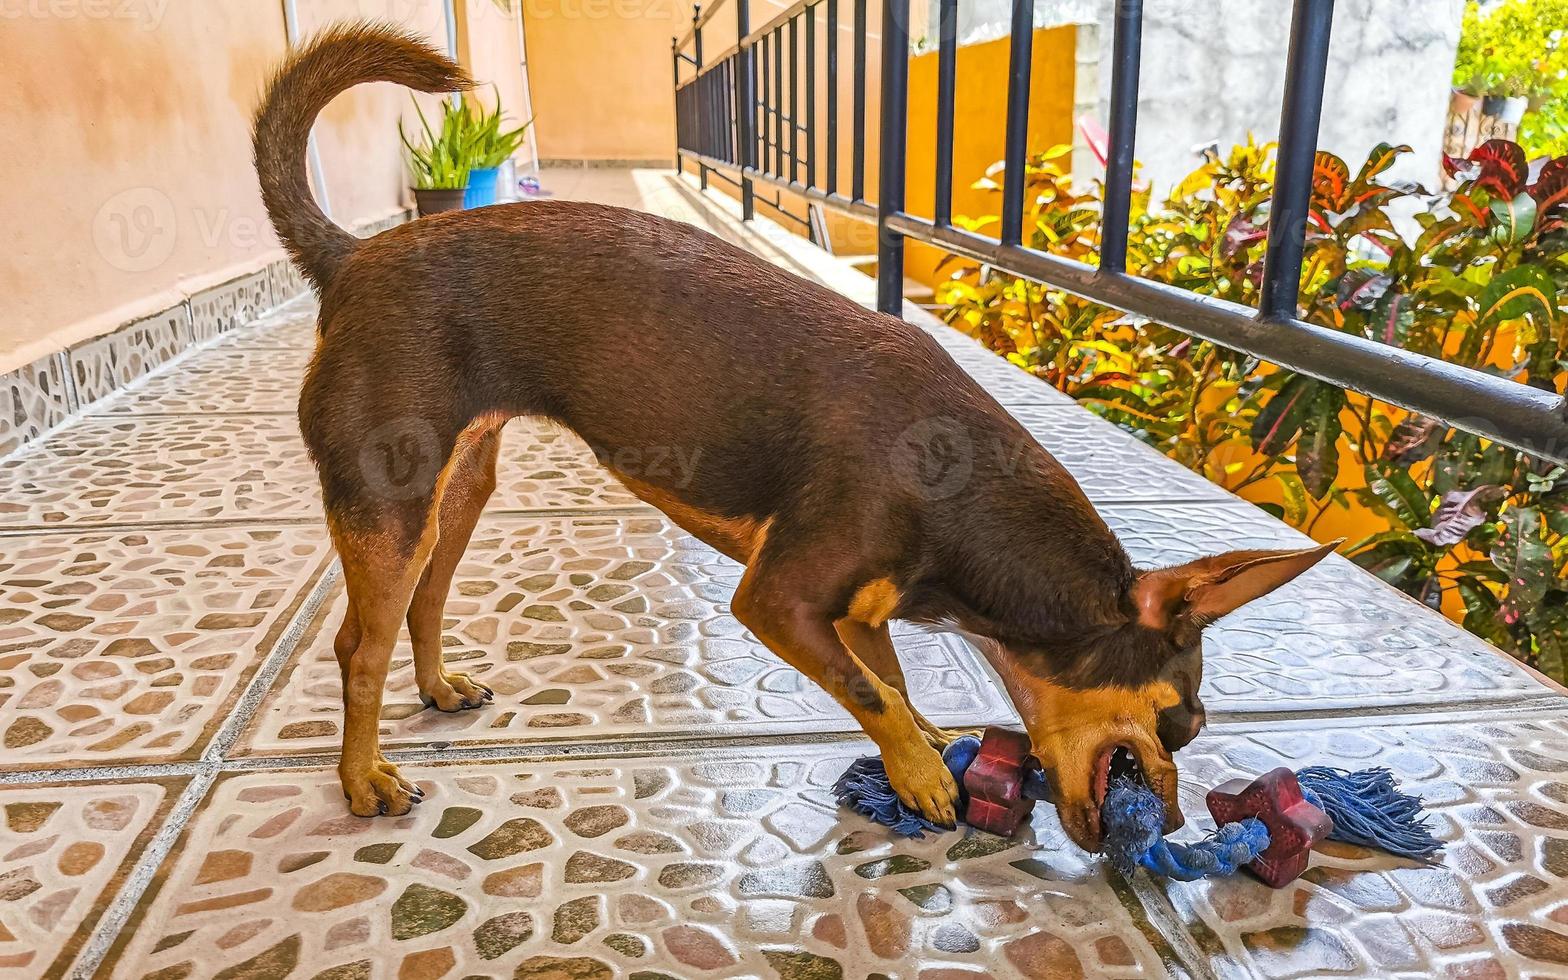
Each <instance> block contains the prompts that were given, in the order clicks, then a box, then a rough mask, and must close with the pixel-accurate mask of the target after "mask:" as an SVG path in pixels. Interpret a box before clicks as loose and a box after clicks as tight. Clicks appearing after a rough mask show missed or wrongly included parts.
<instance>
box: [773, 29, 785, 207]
mask: <svg viewBox="0 0 1568 980" xmlns="http://www.w3.org/2000/svg"><path fill="white" fill-rule="evenodd" d="M773 103H774V104H773V173H774V175H775V176H778V177H782V176H784V105H785V103H784V28H782V27H779V28H775V29H774V31H773Z"/></svg>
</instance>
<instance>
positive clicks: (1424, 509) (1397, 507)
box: [1366, 460, 1432, 544]
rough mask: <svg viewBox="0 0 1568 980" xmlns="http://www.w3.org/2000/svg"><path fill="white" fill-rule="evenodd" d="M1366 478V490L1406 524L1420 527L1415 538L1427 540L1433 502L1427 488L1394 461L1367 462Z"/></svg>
mask: <svg viewBox="0 0 1568 980" xmlns="http://www.w3.org/2000/svg"><path fill="white" fill-rule="evenodd" d="M1366 481H1367V489H1368V490H1369V491H1371V493H1372V496H1374V497H1376V498H1377V500H1378V502H1379V503H1381V504H1382V505H1383V506H1384V507H1386V508H1388V510H1389V512H1390V513H1392V514H1393V515H1394V517H1395V518H1397V519H1398V520H1399V522H1400V523H1401V524H1403V525H1404V526H1405V527H1407V528H1412V529H1415V528H1420V529H1421V530H1418V531H1416V537H1418V538H1421V540H1423V541H1426V540H1427V539H1426V537H1425V536H1423V534H1422V531H1427V530H1429V528H1427V526H1426V523H1427V515H1428V514H1429V513H1430V512H1431V509H1432V501H1431V498H1430V497H1429V496H1428V495H1427V493H1426V491H1424V490H1422V489H1421V487H1420V486H1418V485H1417V484H1416V481H1415V480H1413V479H1411V478H1410V474H1409V473H1407V472H1405V470H1404V469H1402V468H1401V467H1398V466H1395V465H1394V464H1392V463H1387V462H1383V461H1382V460H1379V461H1378V462H1375V463H1368V464H1367V465H1366ZM1427 543H1428V544H1430V543H1431V542H1430V541H1428V542H1427Z"/></svg>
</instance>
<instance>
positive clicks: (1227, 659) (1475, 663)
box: [1100, 501, 1544, 713]
mask: <svg viewBox="0 0 1568 980" xmlns="http://www.w3.org/2000/svg"><path fill="white" fill-rule="evenodd" d="M1100 513H1101V515H1102V516H1103V517H1104V518H1105V519H1106V522H1107V523H1108V524H1110V525H1111V528H1112V530H1114V531H1115V532H1116V533H1117V536H1118V537H1120V538H1121V540H1122V543H1123V545H1124V546H1126V548H1127V550H1128V552H1129V554H1131V556H1132V559H1133V561H1134V562H1135V563H1137V564H1138V565H1140V566H1142V567H1147V568H1153V567H1159V566H1163V565H1174V564H1178V563H1180V562H1184V561H1190V560H1192V559H1194V558H1198V557H1201V556H1203V555H1211V554H1217V553H1219V552H1222V551H1227V550H1230V549H1233V548H1299V547H1305V546H1307V545H1309V544H1311V540H1310V539H1309V538H1307V537H1306V536H1304V535H1302V534H1300V533H1299V532H1297V531H1295V530H1293V529H1292V528H1290V527H1287V526H1286V525H1285V524H1283V523H1281V522H1280V521H1277V520H1275V519H1274V518H1273V517H1271V516H1269V515H1268V514H1266V513H1264V512H1263V511H1262V510H1259V509H1258V508H1256V507H1254V506H1252V505H1251V504H1247V503H1243V502H1240V501H1236V502H1234V503H1231V504H1221V505H1211V504H1201V505H1200V504H1180V505H1164V506H1111V507H1102V508H1101V509H1100ZM1396 624H1397V625H1396ZM1204 661H1205V663H1204V689H1203V697H1204V703H1205V704H1206V705H1207V706H1208V708H1209V710H1210V711H1212V712H1215V713H1220V712H1226V711H1231V712H1236V711H1246V712H1251V711H1304V710H1332V709H1342V708H1360V707H1367V706H1373V705H1429V704H1434V703H1439V702H1449V703H1453V704H1467V705H1469V704H1474V703H1476V702H1478V701H1492V702H1508V701H1512V700H1516V699H1518V698H1520V697H1524V696H1529V695H1539V694H1543V693H1544V691H1543V690H1542V689H1541V686H1540V684H1539V683H1538V682H1537V681H1535V680H1534V679H1533V678H1531V677H1530V676H1529V675H1527V674H1526V673H1525V672H1524V670H1522V669H1521V668H1520V666H1519V664H1518V662H1517V661H1515V660H1513V659H1512V658H1511V657H1509V656H1507V655H1506V654H1503V653H1501V652H1499V651H1498V650H1497V649H1495V648H1494V647H1492V646H1490V645H1489V644H1487V643H1485V642H1483V641H1481V640H1479V639H1477V638H1476V637H1475V636H1473V635H1471V634H1470V633H1467V632H1465V631H1464V629H1463V628H1461V627H1459V626H1458V625H1456V624H1454V623H1452V622H1450V621H1449V620H1447V619H1445V618H1443V617H1441V616H1436V615H1432V614H1431V612H1430V611H1429V610H1427V609H1425V608H1424V607H1422V606H1420V605H1419V604H1418V603H1416V602H1415V601H1414V600H1412V599H1410V598H1409V597H1408V596H1406V595H1404V594H1403V593H1401V592H1399V591H1398V590H1396V589H1393V588H1391V587H1389V586H1388V585H1385V584H1384V583H1383V582H1380V581H1379V580H1378V579H1377V578H1376V577H1374V576H1372V575H1370V574H1368V573H1367V572H1364V571H1362V570H1361V569H1360V568H1357V567H1356V566H1355V564H1353V563H1352V562H1350V561H1349V560H1347V559H1344V558H1341V557H1338V556H1330V557H1329V558H1327V559H1325V560H1324V561H1323V562H1322V563H1321V564H1319V565H1317V566H1316V567H1314V568H1312V569H1310V570H1309V571H1307V572H1305V573H1304V574H1302V575H1301V576H1300V577H1299V578H1297V579H1296V580H1295V581H1294V582H1291V583H1289V584H1288V585H1285V586H1282V587H1281V588H1279V589H1278V590H1276V591H1275V592H1273V593H1271V594H1269V595H1267V596H1265V597H1264V598H1262V599H1258V600H1256V601H1254V602H1251V603H1248V604H1247V605H1246V606H1244V607H1242V608H1241V609H1239V610H1237V611H1236V612H1234V613H1231V614H1230V615H1229V616H1226V617H1224V618H1222V619H1220V620H1219V621H1218V622H1216V623H1215V624H1214V625H1212V626H1210V627H1209V629H1208V630H1207V631H1206V632H1205V633H1204Z"/></svg>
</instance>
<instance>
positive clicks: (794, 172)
mask: <svg viewBox="0 0 1568 980" xmlns="http://www.w3.org/2000/svg"><path fill="white" fill-rule="evenodd" d="M733 2H734V4H735V8H736V21H737V28H738V30H737V37H738V38H739V41H738V43H737V44H736V45H735V46H734V47H733V48H732V49H730V50H729V51H726V52H725V53H724V54H722V55H720V56H719V57H718V58H716V59H713V61H712V62H709V63H704V62H703V61H702V56H701V51H702V28H703V25H704V24H705V23H707V22H708V20H709V18H711V17H712V16H713V12H714V8H712V7H710V8H709V9H708V10H707V11H706V12H705V13H701V14H699V15H697V16H695V17H694V19H693V28H692V31H691V33H689V34H688V35H687V36H686V38H684V39H681V40H677V41H675V42H674V53H675V63H676V68H675V74H676V93H677V98H676V119H677V121H676V129H677V148H678V153H679V155H680V156H681V157H686V158H690V159H691V161H692V162H694V163H696V164H697V166H698V167H699V171H700V173H702V174H707V173H708V172H709V171H710V170H721V171H727V172H730V173H734V174H737V175H738V181H739V183H740V185H741V195H742V206H743V209H744V213H745V215H746V216H747V217H750V216H751V214H752V202H753V197H754V184H755V183H758V182H760V183H764V184H769V185H772V186H774V187H776V188H779V189H781V190H784V191H789V192H792V193H794V194H796V195H799V196H801V197H803V198H805V199H807V200H808V201H811V202H814V203H817V204H820V205H822V206H824V207H828V208H832V209H835V210H837V211H840V212H842V213H845V214H848V215H850V216H853V217H856V218H861V219H864V220H868V221H875V222H876V225H877V232H878V235H877V242H878V247H877V305H878V308H879V309H881V310H882V311H883V312H886V313H891V314H894V315H899V314H900V313H901V311H902V309H903V294H902V290H903V264H904V263H903V258H904V242H905V240H906V239H909V238H913V239H915V240H917V241H922V242H927V243H929V244H932V245H935V246H937V247H938V248H942V249H945V250H946V251H949V252H952V253H955V254H958V255H962V256H965V257H968V258H970V259H974V260H976V261H979V262H983V263H986V264H987V265H989V266H990V267H992V268H995V269H998V270H1001V271H1004V272H1007V273H1011V274H1013V275H1017V276H1022V277H1024V278H1028V279H1033V280H1036V281H1039V282H1043V283H1047V284H1050V285H1052V286H1055V287H1057V288H1060V289H1063V290H1066V291H1067V292H1070V293H1074V294H1076V295H1078V296H1081V297H1083V298H1085V299H1089V300H1092V301H1095V302H1098V303H1103V304H1104V305H1106V306H1111V307H1115V308H1117V309H1120V310H1124V311H1126V312H1128V313H1131V314H1134V315H1137V316H1141V317H1147V318H1148V319H1151V320H1154V321H1157V322H1160V323H1164V324H1167V325H1169V326H1171V327H1174V328H1175V329H1177V330H1181V331H1183V332H1185V333H1188V334H1191V335H1193V336H1196V337H1201V338H1203V339H1205V340H1209V341H1212V342H1214V343H1217V344H1221V345H1223V346H1225V347H1229V348H1232V349H1235V350H1239V351H1243V352H1245V353H1248V354H1251V355H1253V356H1255V357H1258V358H1261V359H1262V360H1265V361H1269V362H1271V363H1273V364H1277V365H1280V366H1281V367H1284V368H1288V369H1290V370H1293V371H1299V372H1301V373H1303V374H1307V375H1311V376H1312V377H1315V378H1317V379H1319V380H1322V381H1326V382H1328V383H1330V384H1334V385H1338V386H1340V387H1343V388H1349V389H1352V390H1355V391H1358V392H1361V393H1362V394H1365V395H1369V396H1371V397H1373V398H1376V399H1378V400H1380V401H1384V402H1388V403H1390V404H1393V405H1397V406H1400V407H1402V408H1406V409H1409V410H1411V411H1415V412H1420V413H1422V414H1425V415H1430V416H1433V417H1435V418H1439V419H1442V420H1444V421H1446V422H1448V423H1450V424H1452V425H1454V426H1455V427H1457V428H1460V429H1464V430H1466V431H1469V432H1474V433H1476V434H1478V435H1481V436H1484V437H1486V438H1489V439H1494V440H1496V441H1498V442H1501V443H1504V444H1506V445H1509V446H1513V447H1514V448H1516V449H1520V450H1523V451H1525V452H1527V453H1530V454H1531V455H1534V456H1537V457H1540V458H1543V459H1549V460H1555V461H1557V462H1560V463H1568V403H1565V399H1564V397H1563V396H1561V395H1558V394H1557V393H1556V392H1554V391H1549V390H1543V389H1540V388H1534V387H1531V386H1529V385H1524V384H1520V383H1518V382H1515V381H1512V380H1510V379H1508V378H1504V377H1499V376H1496V375H1490V374H1486V373H1483V372H1481V371H1477V370H1474V369H1472V368H1468V367H1464V366H1461V365H1457V364H1450V363H1447V362H1445V361H1442V360H1439V359H1436V358H1432V357H1428V356H1426V355H1423V354H1417V353H1415V352H1412V351H1407V350H1403V349H1401V348H1398V347H1391V346H1388V345H1385V344H1381V343H1378V342H1377V341H1374V340H1370V339H1367V338H1364V337H1359V336H1356V335H1354V334H1347V333H1340V332H1338V331H1336V330H1333V329H1330V328H1328V327H1324V326H1320V325H1318V324H1313V323H1308V322H1305V321H1303V320H1301V319H1299V318H1298V316H1297V313H1298V310H1297V305H1296V304H1297V297H1298V295H1299V292H1300V281H1301V268H1302V252H1303V247H1304V241H1305V235H1306V228H1307V215H1308V208H1309V205H1310V202H1311V194H1312V170H1313V160H1314V157H1315V155H1316V152H1317V140H1318V123H1319V117H1320V116H1321V114H1322V107H1323V91H1324V81H1325V77H1326V74H1327V70H1328V48H1329V36H1330V28H1331V26H1332V22H1333V15H1334V0H1295V7H1294V12H1293V15H1292V19H1291V26H1290V47H1289V55H1288V59H1287V64H1286V69H1285V95H1284V103H1283V106H1282V109H1281V114H1280V135H1279V149H1278V154H1277V161H1276V166H1275V183H1274V197H1273V202H1272V204H1271V208H1270V215H1271V216H1270V220H1269V237H1268V244H1267V249H1266V251H1265V253H1264V262H1263V265H1264V269H1263V284H1262V290H1261V294H1260V302H1259V308H1258V309H1256V310H1254V309H1252V308H1250V307H1247V306H1242V305H1240V304H1237V303H1231V302H1228V301H1225V300H1220V299H1215V298H1213V297H1209V296H1201V295H1198V294H1196V293H1191V292H1188V291H1186V290H1184V289H1180V288H1178V287H1174V286H1169V285H1166V284H1164V283H1159V282H1153V281H1150V280H1146V279H1141V278H1139V277H1137V276H1131V275H1128V274H1127V272H1126V268H1127V232H1128V223H1129V213H1130V200H1131V187H1132V170H1133V154H1134V143H1135V138H1136V132H1137V105H1138V68H1139V63H1140V60H1141V41H1142V25H1143V3H1142V0H1118V2H1117V9H1116V18H1115V34H1114V37H1113V43H1112V52H1113V53H1112V65H1111V97H1110V104H1111V118H1110V145H1109V153H1108V160H1107V165H1106V179H1105V199H1104V220H1103V231H1102V238H1101V246H1100V255H1099V264H1098V265H1088V264H1085V263H1082V262H1078V261H1074V260H1071V259H1066V258H1063V257H1061V256H1058V255H1052V254H1050V253H1048V252H1043V251H1040V250H1038V249H1034V248H1030V247H1028V246H1027V245H1025V244H1023V239H1024V235H1023V217H1024V213H1025V201H1024V192H1025V186H1026V183H1027V182H1026V180H1025V178H1024V172H1025V168H1024V160H1025V156H1026V153H1027V145H1026V139H1027V126H1028V118H1029V100H1030V96H1031V94H1032V93H1031V88H1030V71H1031V67H1032V52H1031V44H1032V39H1033V29H1032V28H1033V2H1032V0H1013V3H1012V14H1013V16H1012V35H1011V43H1010V53H1009V64H1008V75H1007V123H1006V126H1007V130H1006V140H1005V150H1004V169H1003V185H1002V215H1001V217H1002V220H1001V226H1000V232H999V237H997V238H990V237H987V236H985V235H981V234H977V233H975V232H973V231H969V230H967V229H964V228H960V227H956V226H954V224H953V223H952V181H953V174H952V169H953V119H952V116H953V101H954V81H955V78H954V75H955V64H956V57H955V54H956V50H957V37H956V31H955V29H954V25H955V23H956V13H957V0H940V3H939V7H938V26H937V59H938V61H937V99H936V112H937V119H936V123H937V125H936V161H935V188H934V189H935V201H934V206H933V209H932V214H933V217H932V218H929V219H928V218H923V217H920V216H918V215H914V214H910V213H909V212H908V211H906V210H905V203H904V181H905V161H906V152H907V147H906V145H905V133H906V131H907V125H908V104H909V103H908V95H909V92H908V82H909V0H883V7H882V42H881V43H882V65H881V71H882V76H881V78H882V95H881V107H880V112H879V118H880V126H879V130H880V144H879V145H880V151H881V156H880V169H879V181H878V190H877V195H876V196H877V200H876V203H875V204H872V203H870V202H869V201H867V200H866V189H865V139H866V96H865V72H866V0H849V2H851V3H853V5H854V12H853V17H854V20H853V27H852V30H851V34H850V36H851V38H852V39H853V57H852V71H853V72H854V77H853V90H852V91H853V98H852V102H853V109H852V116H853V123H852V125H853V133H852V142H851V146H852V147H853V155H852V163H851V167H850V184H851V189H850V193H849V194H848V195H845V194H843V193H841V192H840V191H839V185H838V178H839V174H838V165H837V156H836V152H837V147H838V141H839V133H838V119H837V107H838V102H839V95H840V93H839V76H838V70H839V69H838V59H837V43H838V9H837V2H838V0H797V2H796V3H794V4H793V5H791V6H790V7H788V8H787V9H785V10H784V11H783V12H782V13H780V14H779V15H778V16H776V17H774V18H773V20H771V21H769V22H768V23H767V24H766V25H764V26H763V27H762V28H760V29H758V30H756V31H748V30H747V25H748V19H747V18H748V10H747V2H748V0H733ZM818 7H825V8H826V9H825V16H826V21H827V28H828V29H827V37H828V51H827V57H826V59H825V62H824V64H823V66H822V67H823V69H824V71H825V82H826V86H827V87H826V96H827V97H826V106H827V108H828V111H827V112H826V113H825V115H826V133H825V134H819V133H818V132H817V128H816V124H817V119H816V103H817V100H816V98H815V91H816V89H815V85H816V79H817V74H818V64H817V60H816V40H815V39H816V31H815V11H816V9H817V8H818ZM797 22H803V23H804V24H805V25H806V30H805V36H806V38H807V43H806V46H805V52H804V56H805V74H804V76H803V78H802V76H800V75H798V74H797V73H798V72H799V71H800V68H801V55H802V51H801V46H800V44H799V43H798V41H799V38H798V30H797V27H796V24H797ZM688 48H691V49H692V50H693V52H694V54H693V56H691V57H688V56H687V55H686V54H684V51H685V50H686V49H688ZM682 59H685V60H687V61H689V62H691V64H692V65H693V68H694V69H695V74H694V75H693V77H692V78H690V79H688V80H686V81H681V78H680V75H681V71H680V66H681V62H682ZM786 66H787V68H788V72H787V74H786V72H785V68H786ZM770 70H771V74H770ZM786 79H787V81H786ZM759 85H760V88H759ZM803 87H804V88H806V89H807V91H808V93H810V94H808V95H807V97H806V112H805V118H804V120H802V118H801V114H800V111H799V110H800V106H799V104H798V96H799V95H800V90H801V88H803ZM820 135H825V137H826V142H825V148H826V151H827V154H828V155H829V157H828V159H827V161H826V166H825V167H823V168H822V169H821V172H820V174H819V170H818V168H817V166H816V152H817V147H818V144H819V142H820V140H819V136H820ZM802 141H804V146H805V154H804V156H805V159H804V167H803V168H802V167H801V163H802V154H801V151H800V147H801V143H802ZM802 169H804V179H802V177H801V171H802ZM819 176H821V177H822V178H823V180H822V181H821V182H820V183H819V181H818V177H819Z"/></svg>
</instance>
